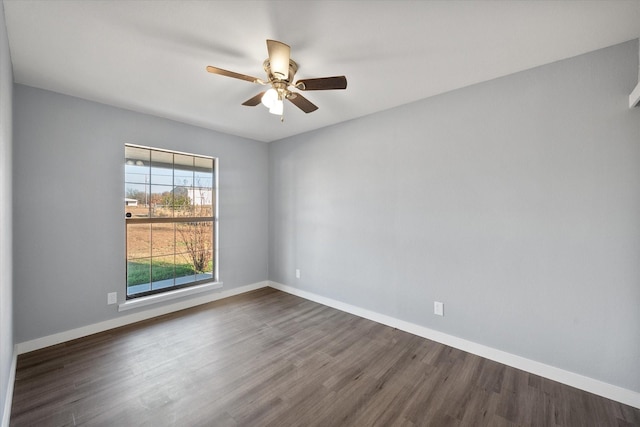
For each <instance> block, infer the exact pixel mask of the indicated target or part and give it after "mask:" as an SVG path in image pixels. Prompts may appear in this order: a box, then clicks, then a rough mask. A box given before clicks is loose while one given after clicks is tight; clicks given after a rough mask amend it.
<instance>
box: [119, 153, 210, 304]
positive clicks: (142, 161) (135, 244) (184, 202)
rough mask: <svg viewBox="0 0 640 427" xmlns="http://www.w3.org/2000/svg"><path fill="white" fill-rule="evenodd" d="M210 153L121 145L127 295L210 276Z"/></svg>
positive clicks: (179, 285)
mask: <svg viewBox="0 0 640 427" xmlns="http://www.w3.org/2000/svg"><path fill="white" fill-rule="evenodd" d="M215 167H216V159H215V158H212V157H205V156H199V155H194V154H185V153H179V152H171V151H167V150H160V149H155V148H148V147H141V146H135V145H125V200H124V204H125V222H126V239H127V292H126V295H127V298H135V297H140V296H145V295H150V294H155V293H159V292H165V291H168V290H173V289H176V288H182V287H186V286H193V285H197V284H201V283H206V282H211V281H216V280H217V277H216V271H217V265H216V264H217V263H216V259H217V256H216V255H217V248H216V247H215V242H216V238H215V233H216V217H215V214H216V200H217V197H216V196H217V195H216V183H215V177H216V174H215V172H216V171H215Z"/></svg>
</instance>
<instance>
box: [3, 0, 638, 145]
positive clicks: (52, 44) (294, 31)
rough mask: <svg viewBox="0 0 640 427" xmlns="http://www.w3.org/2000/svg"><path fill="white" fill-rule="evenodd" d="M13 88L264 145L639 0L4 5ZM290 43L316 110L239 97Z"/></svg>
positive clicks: (599, 44)
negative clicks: (270, 48) (312, 85)
mask: <svg viewBox="0 0 640 427" xmlns="http://www.w3.org/2000/svg"><path fill="white" fill-rule="evenodd" d="M3 3H4V8H5V18H6V23H7V31H8V36H9V46H10V50H11V58H12V61H13V68H14V78H15V81H16V82H17V83H22V84H26V85H30V86H35V87H39V88H44V89H48V90H52V91H56V92H60V93H64V94H69V95H73V96H77V97H80V98H85V99H89V100H93V101H98V102H102V103H105V104H110V105H115V106H118V107H123V108H127V109H131V110H135V111H140V112H144V113H149V114H154V115H157V116H161V117H166V118H170V119H174V120H178V121H182V122H185V123H190V124H194V125H198V126H202V127H206V128H210V129H215V130H218V131H222V132H225V133H229V134H233V135H239V136H243V137H247V138H252V139H255V140H260V141H273V140H277V139H281V138H284V137H288V136H291V135H295V134H299V133H302V132H306V131H310V130H313V129H317V128H321V127H324V126H328V125H331V124H335V123H338V122H342V121H345V120H350V119H353V118H356V117H360V116H364V115H367V114H371V113H374V112H376V111H381V110H385V109H388V108H392V107H395V106H398V105H401V104H406V103H409V102H412V101H416V100H419V99H423V98H426V97H429V96H433V95H436V94H440V93H443V92H447V91H451V90H454V89H457V88H461V87H464V86H468V85H471V84H474V83H478V82H482V81H486V80H489V79H494V78H496V77H500V76H504V75H507V74H511V73H514V72H518V71H521V70H525V69H529V68H532V67H536V66H539V65H542V64H546V63H550V62H553V61H557V60H560V59H564V58H568V57H572V56H576V55H579V54H582V53H585V52H589V51H592V50H595V49H599V48H603V47H607V46H611V45H614V44H617V43H621V42H624V41H627V40H631V39H634V38H637V37H639V36H640V0H623V1H618V0H608V1H607V0H603V1H573V0H572V1H541V0H536V1H526V0H512V1H202V0H200V1H187V0H182V1H179V0H172V1H160V0H156V1H137V0H129V1H116V0H110V1H99V0H93V1H90V0H85V1H80V0H72V1H62V0H40V1H35V0H3ZM268 38H271V39H275V40H279V41H282V42H285V43H287V44H289V45H290V46H291V57H292V59H294V60H295V61H296V62H298V64H299V66H300V69H299V71H298V73H297V75H296V78H297V79H302V78H312V77H325V76H334V75H346V76H347V79H348V88H347V89H346V90H345V91H320V92H318V91H315V92H306V93H305V96H306V97H307V98H308V99H309V100H310V101H312V102H313V103H315V104H316V105H318V106H319V107H320V108H319V110H317V111H315V112H313V113H310V114H304V113H303V112H301V111H300V110H298V109H297V108H296V107H295V106H293V105H292V104H289V103H288V104H287V105H285V121H284V123H281V122H280V120H279V117H278V116H274V115H271V114H269V113H268V111H267V110H266V109H265V108H264V107H262V106H261V105H259V106H257V107H244V106H242V105H241V103H242V102H244V101H245V100H247V99H248V98H250V97H252V96H253V95H254V94H256V93H258V92H260V91H262V87H261V86H258V85H255V84H252V83H249V82H245V81H241V80H236V79H231V78H228V77H222V76H218V75H213V74H210V73H207V72H206V71H205V67H206V66H207V65H213V66H216V67H220V68H224V69H228V70H232V71H236V72H239V73H243V74H248V75H251V76H256V77H260V78H263V77H265V75H264V71H263V70H262V62H263V61H264V59H265V58H266V57H267V52H266V44H265V40H266V39H268Z"/></svg>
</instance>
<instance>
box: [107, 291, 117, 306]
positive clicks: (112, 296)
mask: <svg viewBox="0 0 640 427" xmlns="http://www.w3.org/2000/svg"><path fill="white" fill-rule="evenodd" d="M117 302H118V293H117V292H109V293H108V294H107V304H109V305H111V304H115V303H117Z"/></svg>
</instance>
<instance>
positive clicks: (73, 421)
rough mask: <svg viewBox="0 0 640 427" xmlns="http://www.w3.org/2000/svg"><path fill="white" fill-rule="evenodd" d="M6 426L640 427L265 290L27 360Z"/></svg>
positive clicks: (609, 407) (547, 388) (631, 419)
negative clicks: (9, 419)
mask: <svg viewBox="0 0 640 427" xmlns="http://www.w3.org/2000/svg"><path fill="white" fill-rule="evenodd" d="M11 425H12V426H63V425H97V426H138V425H144V426H278V427H281V426H418V425H428V426H462V425H464V426H514V425H526V426H530V425H532V426H599V427H600V426H640V410H638V409H634V408H632V407H629V406H625V405H622V404H620V403H617V402H614V401H611V400H608V399H605V398H602V397H598V396H595V395H593V394H590V393H586V392H583V391H580V390H577V389H574V388H572V387H568V386H565V385H562V384H559V383H556V382H554V381H550V380H547V379H544V378H541V377H539V376H535V375H532V374H528V373H526V372H523V371H519V370H517V369H514V368H510V367H507V366H505V365H501V364H499V363H496V362H492V361H490V360H487V359H483V358H481V357H478V356H474V355H471V354H468V353H465V352H463V351H460V350H456V349H453V348H451V347H447V346H444V345H441V344H438V343H435V342H433V341H429V340H426V339H423V338H420V337H417V336H414V335H411V334H408V333H405V332H402V331H399V330H396V329H393V328H390V327H387V326H383V325H380V324H377V323H375V322H372V321H369V320H365V319H362V318H359V317H356V316H353V315H350V314H346V313H343V312H341V311H338V310H334V309H332V308H329V307H325V306H323V305H320V304H316V303H314V302H310V301H306V300H304V299H301V298H298V297H295V296H292V295H288V294H286V293H283V292H279V291H276V290H273V289H270V288H265V289H260V290H258V291H254V292H251V293H247V294H244V295H239V296H236V297H232V298H228V299H225V300H221V301H216V302H213V303H210V304H207V305H203V306H199V307H196V308H193V309H189V310H184V311H181V312H178V313H173V314H170V315H166V316H163V317H160V318H156V319H153V320H149V321H145V322H141V323H137V324H135V325H130V326H127V327H123V328H119V329H114V330H111V331H107V332H103V333H100V334H96V335H92V336H90V337H86V338H81V339H78V340H75V341H71V342H67V343H64V344H60V345H56V346H53V347H49V348H46V349H42V350H38V351H34V352H31V353H28V354H23V355H21V356H19V357H18V368H17V372H16V382H15V389H14V397H13V408H12V413H11Z"/></svg>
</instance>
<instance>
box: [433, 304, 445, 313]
mask: <svg viewBox="0 0 640 427" xmlns="http://www.w3.org/2000/svg"><path fill="white" fill-rule="evenodd" d="M433 314H436V315H438V316H444V303H442V302H439V301H434V302H433Z"/></svg>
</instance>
